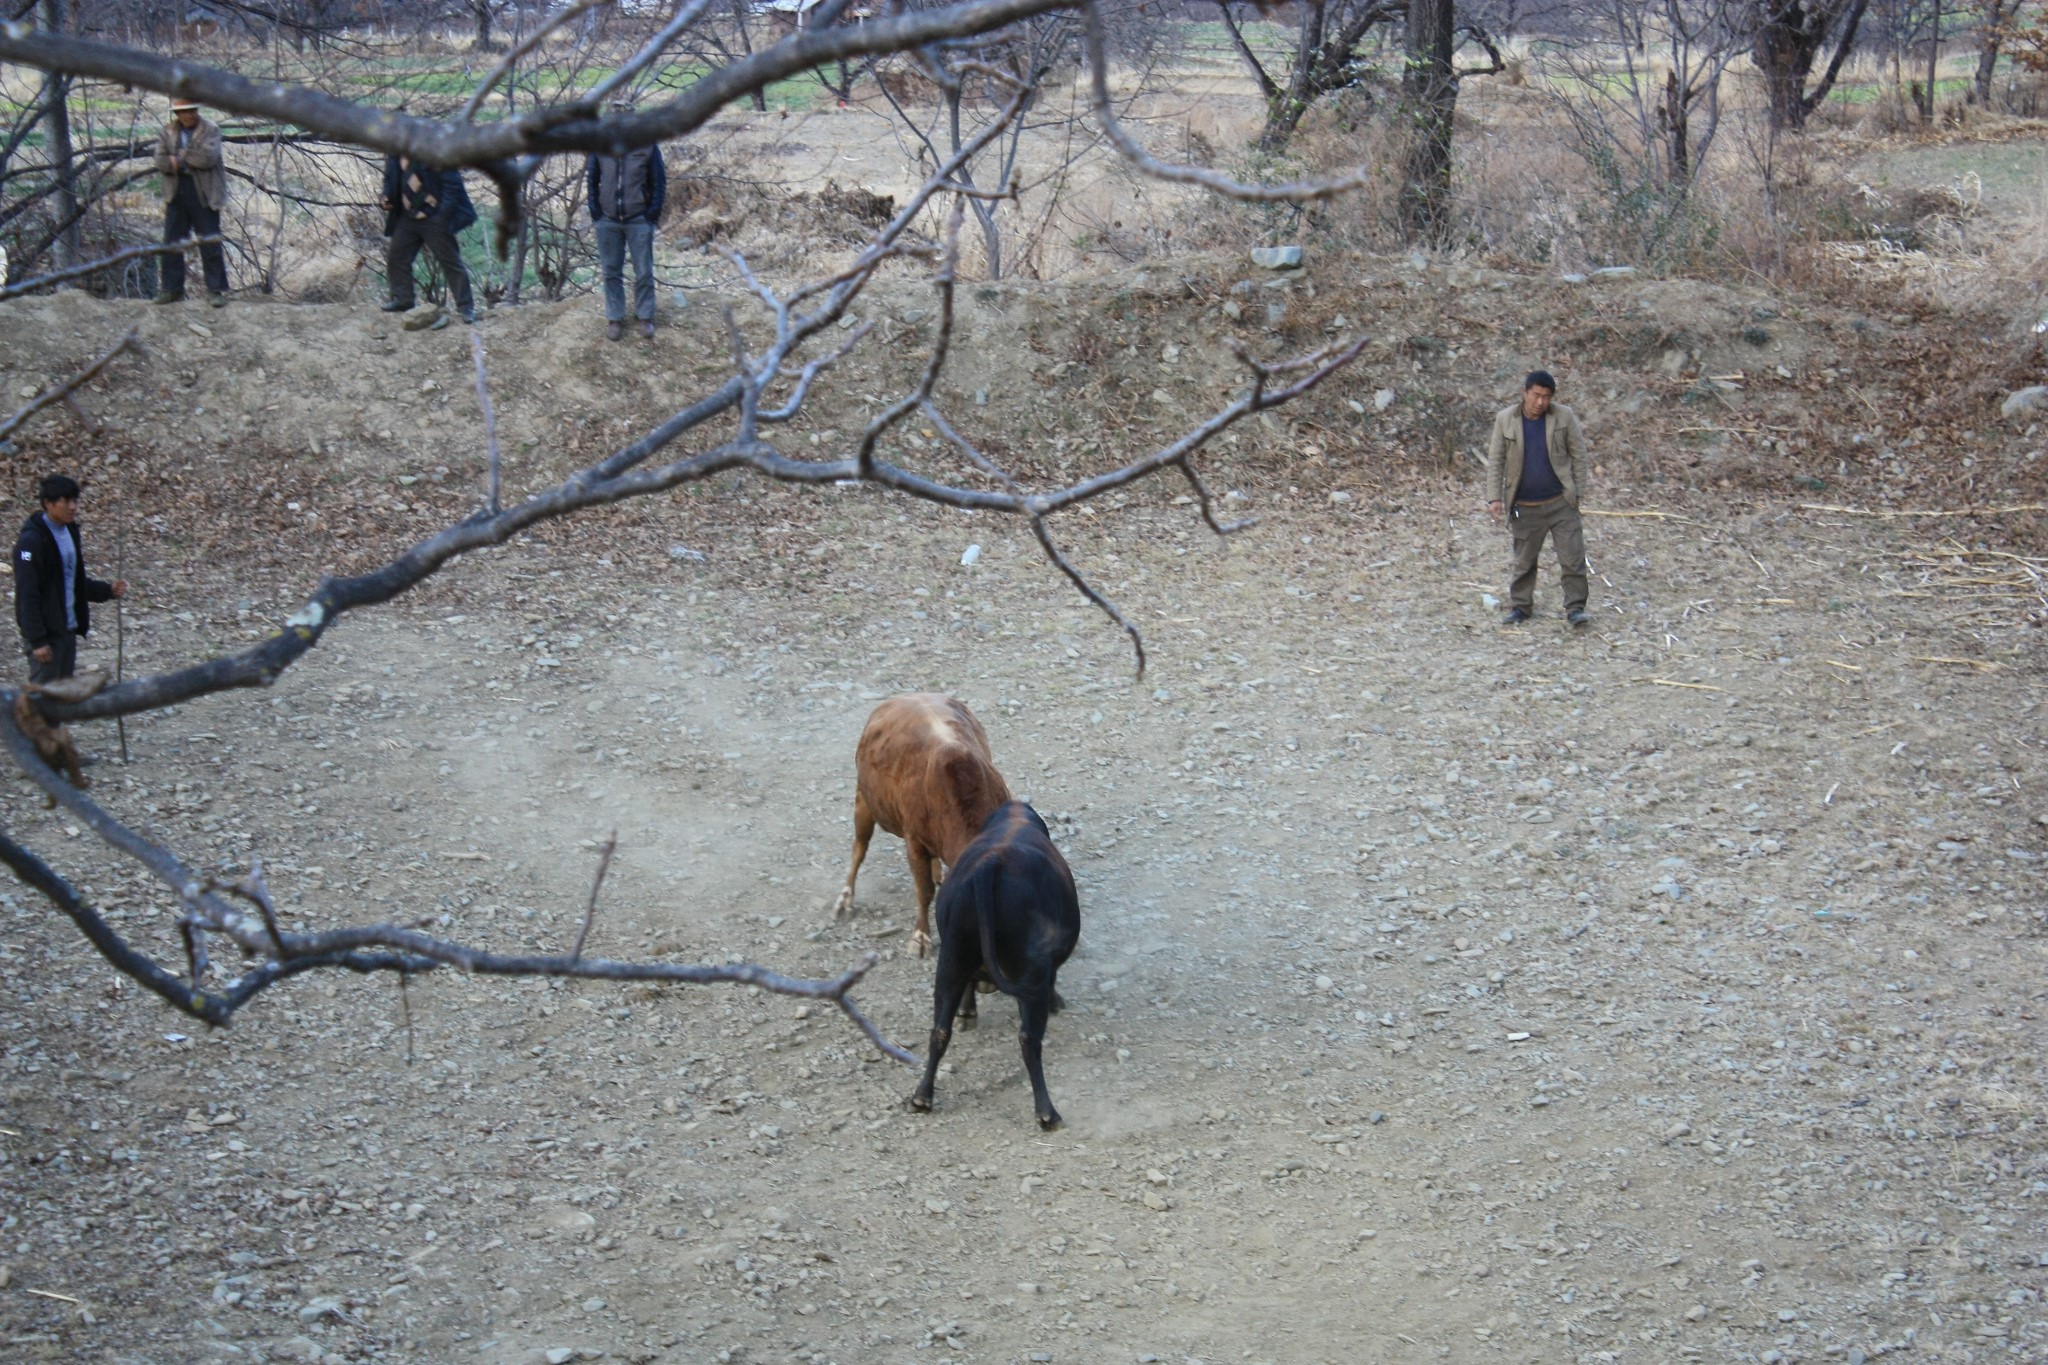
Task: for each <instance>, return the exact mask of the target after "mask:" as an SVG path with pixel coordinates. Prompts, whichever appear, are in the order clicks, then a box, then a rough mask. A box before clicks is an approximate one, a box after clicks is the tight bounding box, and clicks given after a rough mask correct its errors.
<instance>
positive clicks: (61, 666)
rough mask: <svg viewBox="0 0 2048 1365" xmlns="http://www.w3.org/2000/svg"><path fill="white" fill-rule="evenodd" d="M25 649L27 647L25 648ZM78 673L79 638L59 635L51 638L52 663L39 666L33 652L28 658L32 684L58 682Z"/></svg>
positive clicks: (63, 634) (70, 635) (67, 634)
mask: <svg viewBox="0 0 2048 1365" xmlns="http://www.w3.org/2000/svg"><path fill="white" fill-rule="evenodd" d="M24 648H25V647H24ZM77 671H78V637H77V636H76V635H72V634H69V633H61V632H60V633H59V634H56V635H52V636H51V637H50V662H48V663H46V664H39V663H37V662H36V656H35V654H34V653H33V652H30V653H29V656H28V680H29V681H30V682H37V683H46V682H56V681H57V680H58V679H59V678H68V677H70V676H71V675H72V674H73V673H75V672H77Z"/></svg>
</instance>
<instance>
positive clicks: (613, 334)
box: [604, 322, 626, 341]
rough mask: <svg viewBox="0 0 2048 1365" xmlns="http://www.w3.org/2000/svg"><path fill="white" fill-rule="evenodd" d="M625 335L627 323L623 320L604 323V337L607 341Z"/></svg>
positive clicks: (615, 339)
mask: <svg viewBox="0 0 2048 1365" xmlns="http://www.w3.org/2000/svg"><path fill="white" fill-rule="evenodd" d="M625 335H626V324H625V323H623V322H607V323H606V324H605V325H604V339H605V340H606V341H617V340H619V339H620V338H621V337H623V336H625Z"/></svg>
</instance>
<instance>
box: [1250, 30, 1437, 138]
mask: <svg viewBox="0 0 2048 1365" xmlns="http://www.w3.org/2000/svg"><path fill="white" fill-rule="evenodd" d="M1216 8H1217V10H1218V11H1219V12H1220V13H1221V14H1222V16H1223V27H1224V30H1225V31H1226V32H1228V33H1229V34H1230V42H1231V45H1232V46H1233V47H1235V48H1236V49H1237V55H1238V56H1239V57H1241V58H1243V59H1244V63H1245V66H1246V67H1247V68H1249V69H1250V71H1251V75H1252V79H1253V81H1255V82H1257V84H1258V87H1259V94H1260V95H1261V96H1263V97H1264V99H1265V101H1266V123H1265V127H1263V128H1262V129H1260V131H1259V140H1258V149H1259V150H1260V151H1261V152H1265V153H1267V154H1268V155H1272V154H1275V153H1278V152H1282V151H1285V150H1286V149H1287V144H1288V142H1289V141H1291V140H1292V139H1293V137H1294V132H1295V129H1297V128H1299V127H1300V126H1301V120H1302V118H1303V116H1304V115H1306V114H1307V113H1308V111H1309V110H1310V109H1311V108H1313V107H1314V106H1315V103H1316V101H1317V100H1320V99H1322V98H1323V97H1324V96H1326V95H1334V94H1336V93H1337V92H1338V91H1340V90H1349V89H1351V88H1352V87H1353V86H1356V85H1358V84H1359V83H1360V82H1361V81H1363V80H1365V79H1366V77H1368V76H1369V75H1370V74H1371V72H1372V65H1371V63H1370V62H1368V61H1367V60H1366V59H1365V57H1364V55H1363V53H1362V51H1361V49H1362V48H1363V47H1364V45H1365V40H1366V38H1367V37H1368V36H1369V35H1370V34H1371V32H1372V30H1373V28H1374V26H1375V25H1378V24H1383V23H1392V22H1393V21H1395V20H1397V19H1399V18H1400V17H1401V16H1402V14H1403V13H1404V12H1405V8H1406V0H1307V3H1305V4H1302V5H1299V6H1297V9H1298V10H1299V12H1300V17H1299V19H1298V21H1297V22H1298V25H1299V27H1298V28H1297V30H1296V33H1295V40H1294V45H1293V50H1292V51H1291V52H1290V53H1289V54H1288V55H1287V59H1286V61H1287V65H1286V67H1285V68H1284V69H1281V68H1280V67H1279V66H1278V64H1277V63H1274V62H1273V61H1272V57H1273V55H1274V54H1271V53H1269V54H1267V56H1266V57H1264V58H1262V57H1260V56H1259V54H1258V52H1257V51H1256V50H1255V49H1254V48H1253V46H1252V44H1251V41H1250V40H1249V39H1248V38H1247V36H1246V34H1245V31H1244V25H1243V22H1242V20H1243V12H1244V11H1245V10H1248V9H1254V8H1256V10H1257V11H1258V12H1259V13H1262V14H1263V13H1264V12H1265V11H1266V9H1267V6H1266V5H1265V4H1263V3H1259V4H1256V5H1255V6H1254V5H1245V4H1233V3H1231V0H1222V3H1219V4H1218V5H1217V6H1216ZM1275 71H1278V72H1279V74H1278V75H1277V76H1276V75H1275V74H1274V73H1275Z"/></svg>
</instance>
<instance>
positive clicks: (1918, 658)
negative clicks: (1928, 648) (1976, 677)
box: [1913, 654, 2005, 672]
mask: <svg viewBox="0 0 2048 1365" xmlns="http://www.w3.org/2000/svg"><path fill="white" fill-rule="evenodd" d="M1913 662H1914V663H1916V664H1960V665H1962V666H1963V667H1965V668H1981V669H1984V670H1985V671H1987V672H1989V671H1992V670H1995V669H2000V668H2004V667H2005V665H2004V664H2001V663H1994V662H1992V661H1991V660H1990V659H1950V658H1945V657H1943V656H1942V655H1939V654H1915V655H1914V656H1913Z"/></svg>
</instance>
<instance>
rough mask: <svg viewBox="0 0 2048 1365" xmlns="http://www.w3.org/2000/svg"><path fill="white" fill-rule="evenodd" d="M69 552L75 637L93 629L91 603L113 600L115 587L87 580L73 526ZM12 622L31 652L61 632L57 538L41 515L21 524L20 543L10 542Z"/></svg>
mask: <svg viewBox="0 0 2048 1365" xmlns="http://www.w3.org/2000/svg"><path fill="white" fill-rule="evenodd" d="M67 529H69V530H70V532H71V547H72V549H73V551H74V552H75V553H76V555H77V560H78V573H77V575H76V579H77V581H76V582H74V583H73V584H72V596H73V599H74V606H75V608H76V610H77V612H78V633H79V634H80V635H83V634H85V633H86V632H87V631H88V630H91V629H92V608H91V607H89V606H87V605H86V604H87V603H89V602H108V601H111V600H113V596H114V585H113V584H112V583H106V582H102V581H101V580H100V579H97V578H92V577H89V576H87V574H86V572H85V545H84V543H83V542H82V541H81V540H80V539H79V537H78V524H77V523H76V522H73V523H72V524H71V526H70V527H69V528H67ZM14 619H15V622H16V624H18V625H19V626H20V627H21V638H22V640H23V641H25V642H26V643H27V645H28V647H29V648H30V649H32V650H33V649H41V648H42V647H43V646H44V645H46V644H48V643H50V637H51V636H53V635H61V634H63V633H64V557H63V556H62V555H60V554H59V553H58V552H57V538H56V537H55V536H53V535H51V534H50V525H49V523H48V522H46V521H44V520H43V514H42V513H41V512H37V513H35V514H34V515H33V516H31V517H30V518H29V519H28V520H27V521H25V522H23V523H22V524H21V538H20V539H18V540H16V541H15V542H14Z"/></svg>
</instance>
